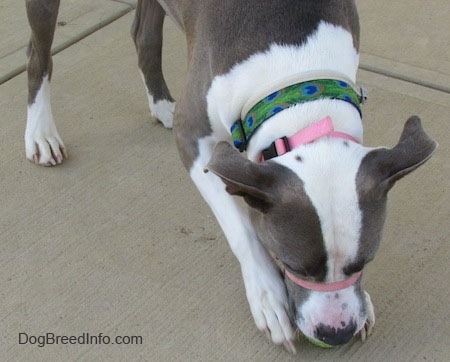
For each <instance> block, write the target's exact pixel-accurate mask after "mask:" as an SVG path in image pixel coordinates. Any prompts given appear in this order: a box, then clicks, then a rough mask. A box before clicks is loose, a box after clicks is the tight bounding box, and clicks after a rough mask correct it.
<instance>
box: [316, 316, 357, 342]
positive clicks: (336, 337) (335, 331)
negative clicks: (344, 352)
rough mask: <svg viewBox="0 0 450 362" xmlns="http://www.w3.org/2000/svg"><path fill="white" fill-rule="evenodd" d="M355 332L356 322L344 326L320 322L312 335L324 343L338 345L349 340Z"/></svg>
mask: <svg viewBox="0 0 450 362" xmlns="http://www.w3.org/2000/svg"><path fill="white" fill-rule="evenodd" d="M355 332H356V323H354V322H352V323H349V324H348V325H347V326H346V327H345V328H334V327H331V326H326V325H324V324H320V325H319V326H318V327H317V328H316V332H315V333H314V337H315V338H316V339H317V340H319V341H322V342H325V343H326V344H329V345H332V346H338V345H341V344H345V343H347V342H349V341H350V340H351V339H352V338H353V336H354V335H355Z"/></svg>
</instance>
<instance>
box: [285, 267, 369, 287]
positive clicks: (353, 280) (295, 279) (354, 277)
mask: <svg viewBox="0 0 450 362" xmlns="http://www.w3.org/2000/svg"><path fill="white" fill-rule="evenodd" d="M285 273H286V275H287V276H288V278H289V279H290V280H292V281H293V282H294V283H295V284H297V285H299V286H301V287H303V288H305V289H309V290H313V291H315V292H337V291H338V290H342V289H345V288H348V287H350V286H352V285H353V284H355V283H356V281H357V280H358V279H359V278H360V276H361V274H362V273H361V272H358V273H355V274H353V275H352V276H351V277H350V278H348V279H346V280H343V281H341V282H334V283H316V282H310V281H308V280H303V279H300V278H299V277H296V276H295V275H294V274H292V273H290V272H289V271H288V270H287V269H286V270H285Z"/></svg>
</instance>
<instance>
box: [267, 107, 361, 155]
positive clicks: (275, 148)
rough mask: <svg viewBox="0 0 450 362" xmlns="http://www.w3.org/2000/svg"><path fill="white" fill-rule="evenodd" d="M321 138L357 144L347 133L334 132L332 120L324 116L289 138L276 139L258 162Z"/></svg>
mask: <svg viewBox="0 0 450 362" xmlns="http://www.w3.org/2000/svg"><path fill="white" fill-rule="evenodd" d="M322 137H337V138H343V139H346V140H350V141H353V142H356V143H359V141H358V140H357V139H356V138H355V137H353V136H351V135H349V134H347V133H343V132H337V131H335V130H334V126H333V120H332V119H331V117H330V116H326V117H325V118H323V119H321V120H320V121H318V122H316V123H314V124H312V125H310V126H308V127H306V128H304V129H302V130H300V131H299V132H297V133H296V134H294V135H293V136H291V137H282V138H279V139H277V140H276V141H275V142H273V143H272V145H271V146H270V147H269V148H267V149H265V150H264V151H263V152H262V155H261V159H260V162H263V161H266V160H268V159H270V158H273V157H277V156H281V155H283V154H285V153H287V152H289V151H291V150H293V149H294V148H296V147H298V146H300V145H304V144H307V143H310V142H313V141H315V140H317V139H319V138H322Z"/></svg>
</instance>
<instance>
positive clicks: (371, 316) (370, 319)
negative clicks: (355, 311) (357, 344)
mask: <svg viewBox="0 0 450 362" xmlns="http://www.w3.org/2000/svg"><path fill="white" fill-rule="evenodd" d="M364 295H365V296H366V308H367V320H366V323H365V325H364V327H363V328H362V329H361V340H362V341H363V342H364V341H365V340H366V338H367V337H368V336H369V335H370V333H371V332H372V328H373V326H374V325H375V310H374V308H373V304H372V300H371V299H370V295H369V293H367V292H366V291H364Z"/></svg>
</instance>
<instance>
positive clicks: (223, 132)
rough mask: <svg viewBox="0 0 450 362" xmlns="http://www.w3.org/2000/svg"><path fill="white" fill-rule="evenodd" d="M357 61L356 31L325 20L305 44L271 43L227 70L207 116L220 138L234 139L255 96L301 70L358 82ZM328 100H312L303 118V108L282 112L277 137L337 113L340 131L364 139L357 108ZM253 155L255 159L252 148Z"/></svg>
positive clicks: (219, 80) (210, 94) (211, 98)
mask: <svg viewBox="0 0 450 362" xmlns="http://www.w3.org/2000/svg"><path fill="white" fill-rule="evenodd" d="M358 61H359V55H358V53H357V51H356V50H355V48H354V47H353V38H352V35H351V34H350V33H349V32H348V31H347V30H345V29H343V28H341V27H339V26H335V25H331V24H329V23H326V22H321V23H320V24H319V26H318V28H317V30H316V31H315V32H314V33H313V34H311V36H310V37H309V38H308V40H307V41H306V42H305V43H304V44H303V45H301V46H296V45H278V44H272V45H271V46H270V47H269V49H268V50H267V51H265V52H261V53H257V54H254V55H252V56H251V57H249V58H248V59H247V60H245V61H244V62H242V63H239V64H237V65H235V66H234V67H233V68H232V69H231V70H230V71H229V72H228V73H226V74H223V75H220V76H216V77H215V78H214V79H213V82H212V84H211V87H210V89H209V91H208V94H207V107H208V116H209V119H210V121H211V125H212V128H213V131H214V133H215V134H216V135H217V136H218V137H219V138H220V139H224V140H226V139H229V134H230V131H229V130H230V127H231V125H232V124H233V123H234V122H235V121H236V120H237V119H239V118H240V117H241V111H242V108H243V107H244V105H245V103H246V102H247V101H248V100H249V99H250V98H252V97H253V96H254V95H255V94H259V93H261V92H263V93H264V91H265V90H266V89H268V87H270V86H272V85H273V84H276V83H277V82H281V81H282V80H284V79H286V78H292V77H293V76H294V77H295V75H296V74H298V75H299V76H301V75H302V74H305V73H307V72H314V71H329V72H336V73H340V74H343V75H345V76H346V77H347V78H349V79H350V80H352V81H353V82H354V81H355V77H356V71H357V69H358ZM328 103H330V102H328ZM328 103H327V104H324V103H321V101H318V102H311V104H310V105H308V106H307V111H301V113H302V117H299V114H298V112H281V114H283V116H282V117H284V118H286V119H283V122H279V120H278V121H276V122H275V121H274V122H272V123H276V124H278V125H279V124H282V125H283V126H281V127H280V126H277V127H276V129H270V130H269V131H268V132H269V133H270V134H271V135H272V136H277V134H276V133H283V134H282V135H288V133H295V131H297V130H298V129H300V128H303V127H306V126H308V125H309V124H312V123H313V122H315V121H317V119H321V118H323V117H325V116H326V115H328V114H333V115H334V117H333V120H334V123H335V127H336V129H339V130H342V131H344V132H347V133H350V134H353V135H355V137H360V136H361V135H362V130H361V129H360V124H359V123H360V118H359V115H358V113H357V111H356V110H353V109H352V106H350V105H348V104H345V103H346V102H340V103H342V104H340V105H339V106H338V107H336V105H335V104H336V102H331V103H332V104H328ZM296 107H297V106H296ZM296 107H292V108H296ZM336 108H339V109H336ZM342 109H343V110H344V112H342ZM281 114H279V115H276V116H274V117H273V118H275V117H279V116H281ZM344 114H345V116H344ZM349 114H352V115H353V118H354V119H355V120H354V121H353V118H352V117H350V118H351V119H350V120H349V117H348V115H349ZM264 127H266V125H265V124H264ZM268 127H269V128H270V126H268ZM262 133H263V132H259V131H258V137H259V138H261V137H262V138H264V134H262ZM259 142H263V143H264V142H267V141H264V140H257V141H255V143H256V144H258V143H259ZM269 144H270V143H269ZM252 147H253V146H252ZM249 158H252V155H251V150H249Z"/></svg>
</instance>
